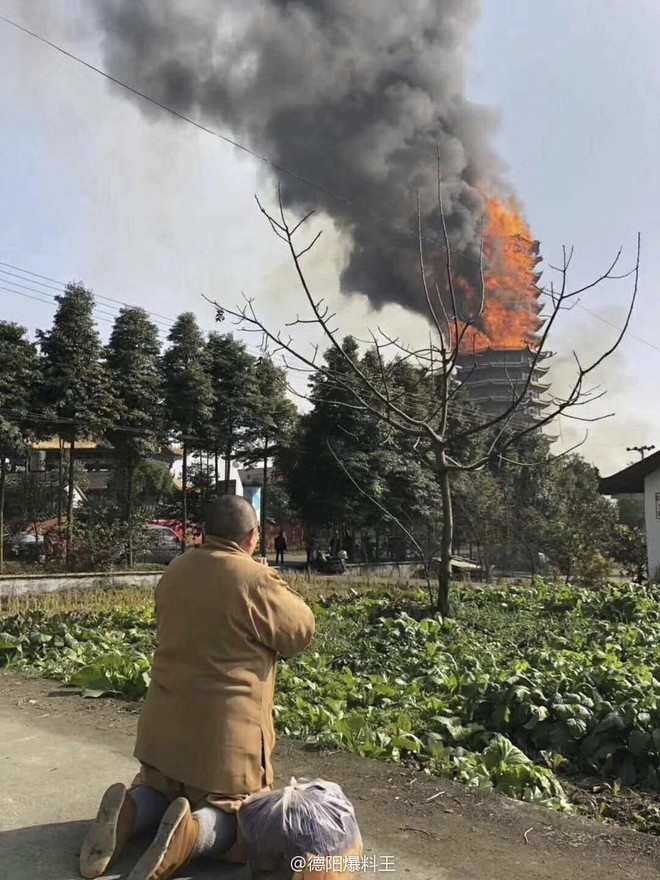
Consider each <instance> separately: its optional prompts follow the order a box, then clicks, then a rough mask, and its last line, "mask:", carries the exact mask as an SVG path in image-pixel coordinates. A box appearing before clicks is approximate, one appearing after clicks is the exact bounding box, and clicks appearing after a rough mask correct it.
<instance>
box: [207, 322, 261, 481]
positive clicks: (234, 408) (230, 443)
mask: <svg viewBox="0 0 660 880" xmlns="http://www.w3.org/2000/svg"><path fill="white" fill-rule="evenodd" d="M207 349H208V355H209V373H210V376H211V382H212V384H213V413H212V416H211V442H212V448H213V453H214V459H215V489H216V491H217V488H218V482H219V474H218V455H219V453H220V452H222V456H223V458H224V461H225V475H224V477H225V493H228V492H229V477H230V473H231V470H230V469H231V462H232V458H233V455H234V452H235V450H236V446H237V444H238V443H240V437H241V434H242V432H243V431H244V430H245V429H246V428H247V426H248V425H249V424H250V420H251V414H252V408H253V406H254V400H253V397H254V367H255V358H254V357H253V356H252V355H251V354H250V353H249V352H248V351H247V350H246V348H245V345H244V344H243V343H242V342H239V341H238V340H237V339H235V338H234V337H233V336H232V335H231V334H230V333H226V334H220V333H211V334H209V340H208V346H207Z"/></svg>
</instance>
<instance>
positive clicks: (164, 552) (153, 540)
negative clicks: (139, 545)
mask: <svg viewBox="0 0 660 880" xmlns="http://www.w3.org/2000/svg"><path fill="white" fill-rule="evenodd" d="M147 529H148V530H149V546H148V548H147V551H146V553H145V554H144V558H143V559H142V560H141V561H143V562H154V563H156V565H168V564H169V563H170V562H171V561H172V560H173V559H174V558H175V557H176V556H178V555H179V554H180V553H181V539H180V538H179V537H178V536H177V534H176V533H175V532H174V530H173V529H171V528H169V527H168V526H161V525H156V524H154V523H150V524H149V525H148V526H147Z"/></svg>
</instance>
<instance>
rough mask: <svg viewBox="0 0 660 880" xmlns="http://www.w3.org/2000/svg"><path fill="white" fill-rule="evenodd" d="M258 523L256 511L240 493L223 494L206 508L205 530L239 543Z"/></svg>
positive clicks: (209, 533)
mask: <svg viewBox="0 0 660 880" xmlns="http://www.w3.org/2000/svg"><path fill="white" fill-rule="evenodd" d="M258 525H259V523H258V521H257V512H256V511H255V509H254V507H252V505H251V504H250V502H249V501H246V500H245V498H241V497H240V495H223V496H222V498H216V500H215V501H211V503H210V504H209V505H208V507H207V508H206V521H205V523H204V526H205V531H206V534H207V535H215V537H216V538H224V539H225V540H226V541H234V542H235V543H236V544H240V543H241V541H244V540H245V538H246V537H247V536H248V535H249V534H250V532H251V531H253V530H254V529H256V528H257V527H258Z"/></svg>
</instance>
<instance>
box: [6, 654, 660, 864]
mask: <svg viewBox="0 0 660 880" xmlns="http://www.w3.org/2000/svg"><path fill="white" fill-rule="evenodd" d="M138 712H139V706H137V705H135V704H122V703H118V702H115V701H110V700H108V701H105V700H99V701H93V700H83V699H82V698H81V697H80V696H78V695H77V694H75V693H72V692H71V691H69V690H62V689H61V688H59V686H58V685H57V684H55V683H54V682H45V681H40V680H38V679H26V678H25V677H23V676H19V675H16V674H12V673H7V672H3V671H0V880H75V878H77V877H78V873H77V860H78V849H79V846H80V842H81V840H82V838H83V835H84V832H85V828H86V823H87V822H88V821H89V819H90V817H92V816H93V815H94V814H95V812H96V809H97V806H98V801H99V798H100V795H101V794H102V792H103V791H104V789H105V788H106V787H107V786H108V785H109V784H110V783H112V782H116V781H119V780H124V781H127V782H128V781H130V779H131V778H132V777H133V776H134V774H135V771H136V764H135V762H134V761H133V759H132V757H131V753H132V748H133V742H134V736H135V727H136V721H137V713H138ZM275 757H276V761H275V766H276V770H278V771H279V776H278V779H277V783H278V784H282V783H283V782H284V781H285V780H286V779H288V778H290V776H291V775H298V776H301V777H302V776H322V777H324V778H326V779H332V780H334V781H336V782H338V783H339V784H340V785H342V787H343V788H344V790H345V791H346V792H347V794H348V795H349V797H351V799H352V800H353V802H354V803H355V806H356V812H357V816H358V820H359V822H360V827H361V829H362V832H363V836H364V842H365V852H366V854H368V855H370V856H371V858H372V866H373V868H374V869H373V870H371V869H370V870H369V871H368V872H367V873H365V875H364V876H374V875H376V874H377V875H378V876H380V875H384V874H387V875H388V876H390V877H391V876H392V875H397V876H399V877H406V878H409V880H575V878H576V877H579V878H580V880H610V878H612V880H651V878H657V876H658V868H659V867H660V840H658V838H653V837H651V836H649V835H642V834H636V833H635V832H633V831H630V830H628V829H619V828H612V827H609V828H608V827H607V826H605V825H601V824H599V823H593V822H586V821H582V820H580V819H577V818H567V817H563V816H559V815H557V814H554V813H552V812H550V811H548V810H543V809H537V808H534V807H530V806H529V805H525V804H519V803H516V802H513V801H509V800H506V799H504V798H500V797H497V796H489V795H487V794H484V793H481V792H477V791H470V790H468V789H465V788H464V787H463V786H457V785H454V784H452V783H451V782H448V781H446V780H439V779H437V778H427V777H425V776H424V775H423V774H420V773H414V772H410V771H407V770H405V769H404V768H402V767H396V766H393V765H390V764H385V763H382V762H376V761H368V760H364V759H360V758H356V757H354V756H351V755H346V754H344V753H332V754H318V753H316V752H312V751H308V750H306V749H305V747H304V746H303V745H302V744H300V743H296V742H294V741H290V740H285V739H283V740H281V741H280V742H279V744H278V748H277V752H276V756H275ZM145 845H146V841H144V842H142V843H141V846H138V847H135V848H133V849H132V850H131V851H130V852H128V853H127V854H126V858H125V859H124V860H123V862H122V863H121V864H120V865H119V869H120V872H119V873H115V874H110V875H108V876H109V877H113V878H118V877H120V876H122V872H123V876H125V875H126V873H127V872H128V871H130V868H131V866H132V864H133V863H134V862H135V860H136V859H137V857H138V854H139V852H140V851H141V849H142V848H144V846H145ZM179 876H180V878H181V880H198V878H199V880H202V878H214V880H249V878H248V877H247V872H246V871H245V869H237V868H233V867H229V866H221V864H220V863H218V862H214V863H207V864H201V863H200V864H194V865H193V866H192V867H191V869H190V870H186V871H184V872H183V873H182V874H180V875H179ZM356 876H357V874H356ZM361 876H362V875H361Z"/></svg>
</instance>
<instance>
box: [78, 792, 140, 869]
mask: <svg viewBox="0 0 660 880" xmlns="http://www.w3.org/2000/svg"><path fill="white" fill-rule="evenodd" d="M134 824H135V804H134V803H133V799H132V798H131V796H130V794H129V793H128V790H127V788H126V786H125V785H123V784H122V783H121V782H117V783H115V785H111V786H110V788H109V789H108V790H107V791H106V793H105V794H104V795H103V797H102V798H101V806H100V807H99V811H98V813H97V814H96V819H95V820H94V821H93V822H92V824H91V826H90V828H89V830H88V832H87V836H86V837H85V840H84V841H83V845H82V847H81V849H80V873H81V875H82V876H83V877H86V878H94V877H100V876H101V874H105V872H106V870H107V868H108V867H109V866H110V865H111V864H112V863H113V862H115V861H116V860H117V858H118V857H119V854H120V853H121V851H122V849H123V847H124V845H125V844H126V841H127V840H129V839H130V838H131V837H132V835H133V828H134Z"/></svg>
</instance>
